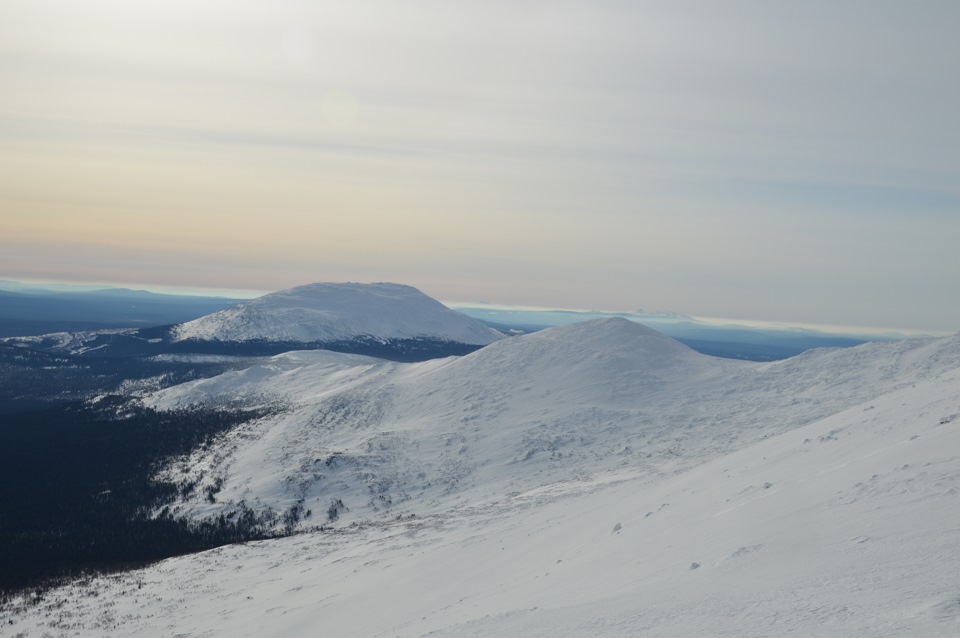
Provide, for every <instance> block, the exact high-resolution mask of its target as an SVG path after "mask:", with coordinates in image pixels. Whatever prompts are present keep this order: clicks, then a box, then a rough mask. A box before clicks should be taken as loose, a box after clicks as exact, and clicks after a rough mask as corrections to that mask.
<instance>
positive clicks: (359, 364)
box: [145, 319, 960, 524]
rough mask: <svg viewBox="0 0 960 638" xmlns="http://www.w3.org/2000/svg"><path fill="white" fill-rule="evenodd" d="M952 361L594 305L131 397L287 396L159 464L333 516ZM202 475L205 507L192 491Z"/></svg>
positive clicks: (522, 478) (424, 506)
mask: <svg viewBox="0 0 960 638" xmlns="http://www.w3.org/2000/svg"><path fill="white" fill-rule="evenodd" d="M958 361H960V339H957V338H953V339H941V340H913V341H903V342H896V343H878V344H871V345H868V346H863V347H860V348H853V349H836V350H825V351H814V352H812V353H810V354H808V355H806V356H804V357H799V358H796V359H793V360H787V361H785V362H778V363H773V364H758V363H751V362H741V361H735V360H729V359H719V358H715V357H709V356H707V355H703V354H699V353H697V352H695V351H693V350H691V349H689V348H687V347H685V346H683V345H681V344H680V343H678V342H676V341H674V340H673V339H670V338H668V337H665V336H664V335H662V334H660V333H658V332H656V331H654V330H652V329H650V328H646V327H644V326H641V325H639V324H636V323H633V322H631V321H628V320H626V319H598V320H594V321H588V322H584V323H580V324H572V325H568V326H561V327H558V328H553V329H549V330H544V331H542V332H538V333H534V334H531V335H525V336H521V337H514V338H511V339H506V340H502V341H500V342H497V343H495V344H492V345H490V346H487V347H486V348H483V349H481V350H478V351H476V352H474V353H472V354H469V355H467V356H464V357H452V358H447V359H441V360H434V361H428V362H422V363H417V364H397V363H391V362H386V361H382V360H377V359H371V358H367V357H358V356H352V355H342V354H335V353H328V352H293V353H288V354H284V355H281V356H278V357H274V358H272V359H270V360H269V361H267V362H265V363H263V364H261V365H258V366H256V367H254V368H250V369H247V370H244V371H235V372H228V373H226V374H223V375H221V376H219V377H215V378H212V379H204V380H199V381H196V382H192V383H186V384H183V385H179V386H175V387H172V388H168V389H166V390H163V391H161V392H158V393H156V394H154V395H151V396H149V397H147V398H146V399H145V400H146V402H147V403H148V404H149V405H151V406H153V407H158V408H167V409H170V408H177V407H183V406H186V405H211V404H223V405H244V404H247V405H259V404H262V403H263V402H268V403H270V404H284V405H286V406H288V407H287V409H286V410H285V411H284V412H283V413H282V414H279V415H277V416H275V417H273V418H270V419H266V420H264V421H261V422H259V423H257V424H256V425H255V426H252V427H251V428H249V429H245V430H243V431H239V432H235V433H234V434H233V435H231V436H230V437H228V438H227V439H225V440H224V441H223V442H222V445H221V446H219V447H217V448H215V449H213V450H207V451H200V452H198V453H197V454H195V455H194V456H193V457H191V458H189V459H184V460H183V461H182V463H180V464H178V465H177V466H175V467H174V468H171V470H170V471H171V472H174V473H176V474H177V475H178V476H193V477H194V478H195V480H196V481H197V482H198V484H201V485H204V486H205V489H204V490H198V491H197V492H196V496H194V497H193V498H192V500H188V501H187V502H184V503H183V504H182V508H183V509H182V510H181V511H183V512H186V513H189V514H190V515H191V516H200V517H203V516H209V515H216V514H218V513H220V512H223V511H224V510H226V511H230V509H231V508H232V507H234V506H235V505H236V504H237V503H239V502H241V501H243V502H245V503H246V504H248V505H255V506H257V507H260V508H267V507H269V508H272V509H274V510H277V511H283V510H286V509H288V508H290V507H292V506H294V505H295V504H296V503H298V502H302V503H303V504H304V506H305V507H308V508H310V509H312V510H313V511H318V512H319V511H326V510H327V508H328V506H329V505H330V503H331V502H335V501H342V502H343V503H344V504H345V506H346V507H347V508H348V510H349V513H346V512H344V513H342V514H341V515H340V516H339V522H340V523H341V524H345V523H347V522H350V521H357V520H365V519H368V518H370V517H374V518H375V517H378V516H396V515H399V514H403V513H412V512H419V513H423V512H424V511H427V510H430V511H433V510H435V509H437V508H443V507H446V506H448V505H449V503H450V502H455V501H458V500H470V501H471V502H477V501H478V499H485V498H490V496H491V494H505V493H509V492H514V491H522V490H528V489H532V488H535V487H538V486H541V485H547V484H553V483H557V482H562V481H568V480H571V479H574V478H576V477H577V476H583V475H593V474H596V473H598V472H599V473H603V472H613V471H619V470H621V469H622V468H630V469H631V470H632V471H634V472H643V473H646V474H648V475H655V474H663V473H673V472H677V471H680V470H684V469H689V468H691V467H695V466H696V465H698V464H699V463H702V462H703V461H704V460H706V459H710V458H716V457H717V456H719V455H721V454H724V453H729V452H732V451H734V450H736V449H739V448H741V447H743V446H745V445H748V444H750V443H753V442H756V441H759V440H762V439H763V438H766V437H769V436H772V435H776V434H780V433H783V432H786V431H789V430H791V429H793V428H796V427H799V426H801V425H804V424H806V423H809V422H812V421H814V420H816V419H819V418H824V417H826V416H829V415H830V414H834V413H836V412H838V411H841V410H844V409H847V408H849V407H850V406H852V405H857V404H858V403H860V402H862V401H866V400H869V399H871V398H873V397H876V396H879V395H881V394H883V393H885V392H889V391H893V390H896V389H899V388H902V387H904V386H905V385H907V384H909V383H913V382H915V381H916V380H918V379H927V378H931V377H934V376H936V375H938V374H940V373H942V372H943V371H944V370H950V369H953V368H955V367H956V366H957V363H958ZM225 450H229V452H226V451H225ZM214 484H216V485H218V486H219V487H220V488H221V491H220V492H219V493H218V502H217V503H216V504H211V503H209V502H208V501H207V500H206V499H205V498H204V497H203V495H204V494H206V493H207V492H206V491H205V490H206V488H207V487H209V486H212V485H214ZM314 522H316V521H314ZM320 522H326V521H320Z"/></svg>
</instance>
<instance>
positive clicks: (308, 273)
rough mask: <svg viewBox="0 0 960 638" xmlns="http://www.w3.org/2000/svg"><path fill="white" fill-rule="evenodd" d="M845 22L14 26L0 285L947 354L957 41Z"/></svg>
mask: <svg viewBox="0 0 960 638" xmlns="http://www.w3.org/2000/svg"><path fill="white" fill-rule="evenodd" d="M821 5H822V6H821ZM828 9H829V10H830V11H834V10H838V11H840V12H841V13H844V12H850V11H853V10H852V9H835V7H832V5H830V6H828V5H827V4H826V3H820V2H819V0H818V2H815V3H813V4H812V5H809V6H806V7H805V8H803V9H802V10H801V9H800V8H791V7H784V6H780V7H774V6H769V7H767V6H764V7H762V8H759V7H758V8H756V10H753V11H749V12H746V11H741V10H739V9H736V8H730V9H729V10H725V11H718V10H717V9H716V8H715V6H714V5H712V4H711V3H709V2H699V3H696V7H687V8H680V7H671V6H657V5H648V4H644V3H638V4H637V5H635V6H634V5H620V4H616V3H602V2H601V3H587V2H572V3H567V4H563V5H562V6H560V5H550V6H547V5H543V6H541V5H539V4H536V5H530V6H526V5H525V6H522V7H520V6H516V5H514V4H510V3H502V2H499V1H495V2H492V3H484V4H483V5H479V4H478V5H465V6H457V7H453V6H451V5H448V4H445V3H441V2H433V1H427V0H424V1H420V0H415V1H414V2H411V3H404V4H403V6H400V5H398V4H395V3H389V2H385V1H383V0H364V1H361V2H357V3H351V4H349V5H344V4H336V5H334V4H327V3H313V2H302V1H300V0H283V1H282V2H278V3H266V2H262V1H260V0H241V1H239V2H234V3H202V4H200V5H197V4H196V3H186V2H174V3H165V4H164V5H162V6H161V5H145V4H141V3H126V2H115V1H108V0H91V1H90V2H84V3H73V2H67V1H66V0H37V1H35V2H20V1H11V2H8V3H5V4H4V6H3V7H2V8H0V54H2V56H3V61H4V75H3V95H4V100H3V101H2V103H0V277H3V276H8V277H17V276H19V277H25V278H49V279H57V280H78V281H82V280H97V281H116V282H124V281H129V282H145V283H155V284H157V285H162V284H170V285H177V286H193V287H213V288H242V289H258V290H274V289H279V288H285V287H289V286H292V285H296V284H301V283H306V282H309V281H317V280H332V281H344V280H356V281H370V280H376V281H399V282H402V283H409V284H412V285H415V286H418V287H421V288H423V289H425V290H428V291H430V292H431V294H434V295H435V296H440V297H446V298H461V299H462V298H476V299H485V300H492V301H499V302H503V303H516V304H521V305H522V304H533V305H547V306H560V307H566V306H571V307H597V308H601V307H602V308H631V307H637V306H651V307H658V308H665V309H671V310H676V311H678V312H684V313H689V314H700V315H708V316H741V317H752V316H753V317H758V318H769V319H781V320H795V321H809V322H821V323H842V324H857V325H861V324H862V325H900V326H904V327H917V328H929V329H947V330H949V329H956V328H958V327H960V326H957V325H956V317H958V316H960V307H958V305H957V304H958V303H960V301H956V300H955V299H954V296H953V295H949V294H945V293H944V291H945V290H947V289H950V288H951V287H954V286H955V283H956V282H955V278H956V277H955V275H956V273H957V272H960V261H958V257H957V253H956V250H955V248H954V246H955V245H956V241H957V240H958V238H960V191H958V187H957V184H960V179H958V178H960V156H958V152H960V151H958V150H957V149H960V143H956V142H957V140H956V136H957V135H958V133H957V132H956V127H955V126H954V118H955V113H956V112H957V111H960V91H958V90H957V89H956V88H955V83H953V82H952V78H953V69H952V64H951V63H950V61H949V60H950V59H955V58H956V57H960V50H957V47H958V46H960V45H958V44H957V43H956V41H955V38H954V37H953V34H952V32H951V31H950V29H948V28H947V27H946V25H948V24H951V20H950V19H949V17H950V16H946V15H935V13H936V12H933V13H931V14H930V15H926V14H924V15H920V14H918V13H917V12H911V11H908V10H907V9H903V10H902V12H903V15H901V14H900V12H901V10H899V9H898V10H896V11H894V10H892V9H891V15H886V16H885V15H881V12H877V13H876V14H875V15H874V14H871V15H870V16H862V15H859V14H857V19H858V24H859V29H858V31H857V32H856V33H851V32H849V30H846V29H843V28H840V26H836V25H840V24H841V22H833V21H821V20H819V19H817V16H818V15H819V13H818V12H820V11H827V10H828ZM954 11H955V10H953V9H948V8H943V9H941V12H942V13H944V14H948V13H949V14H951V15H952V13H953V12H954ZM853 13H856V12H855V11H854V12H853ZM831 15H832V14H831ZM848 17H849V16H848ZM906 17H909V18H910V19H911V20H914V21H917V24H918V25H919V26H918V27H917V28H916V29H915V30H913V31H910V32H904V31H902V29H901V27H900V22H902V21H903V19H905V18H906ZM953 17H960V16H953ZM813 35H815V36H816V38H815V40H816V41H817V42H818V49H817V50H816V51H812V50H810V49H809V47H808V46H807V43H808V42H809V41H811V37H812V36H813ZM893 37H896V38H900V39H906V41H909V43H911V46H910V47H908V48H906V49H903V50H898V51H895V52H891V51H889V50H888V47H887V43H888V42H889V41H890V39H891V38H893ZM950 51H952V52H954V53H956V55H955V56H952V57H951V56H949V55H945V52H950ZM878 69H879V70H882V77H881V80H882V81H878V82H873V81H871V80H869V78H871V77H875V76H877V73H881V71H878ZM865 78H866V79H865ZM904 122H909V125H901V124H903V123H904ZM918 281H922V282H925V283H921V284H918V283H917V282H918ZM892 291H893V292H892ZM892 298H895V299H897V300H898V301H897V303H891V299H892Z"/></svg>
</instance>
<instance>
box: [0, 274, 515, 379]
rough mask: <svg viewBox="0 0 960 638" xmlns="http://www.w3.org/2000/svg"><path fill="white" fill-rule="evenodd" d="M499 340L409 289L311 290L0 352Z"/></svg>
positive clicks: (227, 351)
mask: <svg viewBox="0 0 960 638" xmlns="http://www.w3.org/2000/svg"><path fill="white" fill-rule="evenodd" d="M503 337H504V335H503V334H502V333H500V332H497V331H496V330H493V329H492V328H488V327H487V326H485V325H483V324H482V323H480V322H479V321H476V320H475V319H471V318H470V317H468V316H466V315H464V314H461V313H459V312H457V311H455V310H451V309H450V308H447V307H446V306H444V305H443V304H441V303H440V302H439V301H436V300H435V299H433V298H431V297H428V296H427V295H425V294H423V293H422V292H420V291H419V290H417V289H416V288H413V287H411V286H403V285H400V284H390V283H377V284H354V283H341V284H337V283H315V284H309V285H306V286H298V287H296V288H291V289H289V290H282V291H279V292H275V293H270V294H268V295H264V296H262V297H259V298H257V299H253V300H251V301H247V302H244V303H240V304H237V305H235V306H231V307H230V308H226V309H224V310H221V311H219V312H214V313H213V314H209V315H206V316H203V317H200V318H198V319H195V320H193V321H187V322H185V323H180V324H176V325H171V326H157V327H151V328H141V329H114V330H96V331H84V332H60V333H53V334H47V335H39V336H28V337H8V338H3V339H0V344H5V345H11V346H17V347H23V348H30V349H33V350H40V351H42V352H49V353H51V354H58V355H60V354H63V355H79V356H92V357H100V358H103V357H108V358H132V357H150V356H156V355H168V354H185V353H194V354H204V355H211V354H212V355H237V356H266V355H274V354H279V353H282V352H288V351H291V350H305V349H324V350H334V351H337V352H351V353H358V354H367V355H370V356H374V357H382V358H385V359H391V360H399V361H423V360H426V359H432V358H438V357H446V356H451V355H462V354H466V353H468V352H472V351H474V350H476V349H477V348H480V347H483V346H485V345H487V344H489V343H493V342H494V341H497V340H498V339H502V338H503Z"/></svg>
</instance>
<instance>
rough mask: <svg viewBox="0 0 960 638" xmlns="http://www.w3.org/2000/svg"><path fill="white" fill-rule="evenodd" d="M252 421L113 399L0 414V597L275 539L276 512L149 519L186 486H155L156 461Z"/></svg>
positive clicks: (246, 416)
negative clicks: (201, 518)
mask: <svg viewBox="0 0 960 638" xmlns="http://www.w3.org/2000/svg"><path fill="white" fill-rule="evenodd" d="M118 412H119V414H120V415H121V416H117V414H118ZM259 416H263V413H262V412H261V413H258V414H254V413H251V412H225V411H213V410H181V411H176V412H157V411H154V410H150V409H146V408H142V407H130V406H128V405H123V404H122V402H121V400H120V399H107V400H104V401H101V402H99V403H98V404H97V405H96V406H95V407H91V406H86V405H83V404H79V403H72V404H67V405H61V406H57V407H53V408H49V409H45V410H41V411H34V412H21V413H17V414H5V415H0V419H2V422H0V508H2V511H0V597H3V596H4V595H9V594H10V593H12V592H14V591H17V590H20V589H22V588H24V587H36V586H41V585H43V584H44V583H49V582H51V581H54V580H58V579H63V578H64V577H71V576H76V575H79V574H80V573H83V572H89V571H110V570H115V569H122V568H125V567H129V566H134V565H141V564H144V563H148V562H151V561H155V560H159V559H162V558H167V557H170V556H176V555H180V554H185V553H190V552H195V551H200V550H204V549H210V548H213V547H218V546H220V545H225V544H228V543H234V542H238V541H245V540H255V539H262V538H270V537H275V536H277V535H278V534H277V533H276V532H274V531H273V530H274V529H275V527H276V526H275V523H276V522H277V517H276V516H275V515H274V514H272V513H268V514H259V515H258V514H256V513H254V512H253V511H252V510H250V509H247V508H245V507H241V508H239V509H238V510H237V511H235V512H233V513H231V514H230V515H229V516H221V517H220V518H218V519H216V520H213V521H206V522H202V523H197V522H189V521H185V520H181V519H175V518H174V517H172V516H171V515H170V514H169V512H165V513H164V515H163V516H160V517H151V516H150V512H152V511H156V509H157V508H163V507H164V506H165V505H166V504H168V503H170V502H171V501H172V500H173V499H174V497H175V496H176V495H177V494H178V493H179V494H185V493H188V492H190V491H191V490H193V489H194V486H193V485H190V484H179V485H178V484H173V483H169V482H155V481H153V480H152V478H151V477H152V475H153V473H154V471H155V470H156V469H157V467H158V466H159V464H160V463H161V462H162V461H163V460H164V459H167V458H169V457H171V456H174V455H180V454H186V453H188V452H190V451H191V450H193V449H196V448H197V447H198V446H203V445H207V444H209V442H210V441H211V439H212V437H213V436H215V435H216V434H218V433H221V432H224V431H226V430H229V429H231V428H233V427H236V426H237V425H239V424H240V423H242V422H244V421H248V420H250V419H251V418H256V417H259Z"/></svg>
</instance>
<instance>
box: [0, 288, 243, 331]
mask: <svg viewBox="0 0 960 638" xmlns="http://www.w3.org/2000/svg"><path fill="white" fill-rule="evenodd" d="M241 301H242V300H241V299H228V298H223V297H193V296H187V295H166V294H157V293H152V292H147V291H145V290H129V289H126V288H106V289H101V290H78V289H76V288H70V287H64V289H60V290H57V289H53V290H51V289H47V288H38V287H30V286H28V285H25V284H19V283H17V282H11V281H0V337H15V336H30V335H42V334H49V333H52V332H76V331H81V330H101V329H106V328H137V327H147V326H157V325H169V324H175V323H181V322H185V321H190V320H191V319H196V318H197V317H202V316H204V315H208V314H210V313H213V312H217V311H218V310H223V309H225V308H229V307H231V306H233V305H235V304H237V303H240V302H241Z"/></svg>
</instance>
